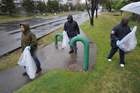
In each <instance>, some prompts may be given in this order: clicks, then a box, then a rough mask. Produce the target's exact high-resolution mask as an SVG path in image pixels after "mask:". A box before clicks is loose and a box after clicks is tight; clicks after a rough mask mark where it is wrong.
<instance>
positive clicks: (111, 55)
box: [108, 48, 125, 64]
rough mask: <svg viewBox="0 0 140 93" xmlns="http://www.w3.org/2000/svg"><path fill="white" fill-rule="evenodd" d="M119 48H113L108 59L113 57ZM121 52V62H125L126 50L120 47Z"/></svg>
mask: <svg viewBox="0 0 140 93" xmlns="http://www.w3.org/2000/svg"><path fill="white" fill-rule="evenodd" d="M118 49H119V48H112V49H111V50H110V54H109V56H108V59H111V58H112V57H113V55H114V54H115V53H116V52H117V50H118ZM119 54H120V64H125V62H124V51H123V50H121V49H119Z"/></svg>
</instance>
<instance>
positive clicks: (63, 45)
mask: <svg viewBox="0 0 140 93" xmlns="http://www.w3.org/2000/svg"><path fill="white" fill-rule="evenodd" d="M62 34H63V42H62V48H66V47H67V44H68V42H69V38H68V35H67V33H66V32H65V31H63V33H62Z"/></svg>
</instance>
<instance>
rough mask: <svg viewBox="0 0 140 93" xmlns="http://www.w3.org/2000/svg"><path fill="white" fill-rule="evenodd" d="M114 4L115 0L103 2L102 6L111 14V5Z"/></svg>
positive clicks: (104, 0)
mask: <svg viewBox="0 0 140 93" xmlns="http://www.w3.org/2000/svg"><path fill="white" fill-rule="evenodd" d="M112 3H113V0H103V1H102V3H101V5H102V6H104V7H105V8H106V9H107V10H108V11H109V12H111V9H112V7H111V5H112Z"/></svg>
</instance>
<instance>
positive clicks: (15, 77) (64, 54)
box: [0, 15, 97, 93]
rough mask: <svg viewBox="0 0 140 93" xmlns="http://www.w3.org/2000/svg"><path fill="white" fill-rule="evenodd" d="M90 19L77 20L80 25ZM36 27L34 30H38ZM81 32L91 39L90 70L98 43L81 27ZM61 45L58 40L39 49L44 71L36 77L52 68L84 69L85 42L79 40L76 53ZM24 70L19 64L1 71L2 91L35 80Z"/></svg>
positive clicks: (11, 91)
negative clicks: (70, 52)
mask: <svg viewBox="0 0 140 93" xmlns="http://www.w3.org/2000/svg"><path fill="white" fill-rule="evenodd" d="M84 16H86V15H84ZM78 17H80V16H78ZM74 18H75V17H74ZM77 19H78V18H77ZM88 19H89V18H88V16H86V17H84V18H82V20H80V21H77V22H78V24H79V25H81V24H82V23H83V22H85V21H86V20H88ZM65 21H66V20H65ZM59 26H60V25H59ZM45 27H46V26H45ZM60 28H61V27H60ZM36 29H37V28H36ZM36 29H34V30H35V31H38V30H36ZM38 29H39V28H38ZM40 29H42V28H41V27H40ZM51 29H52V30H55V29H56V28H55V29H54V28H51ZM52 30H51V31H52ZM49 31H50V30H49ZM51 31H50V32H51ZM80 32H81V33H80V35H81V36H84V37H85V38H87V40H88V41H89V44H90V49H89V66H88V70H87V71H90V70H92V69H93V66H94V63H95V59H96V52H97V45H96V44H95V43H94V42H93V41H92V40H91V39H90V38H89V37H88V36H87V35H86V34H85V33H84V32H83V31H82V30H81V29H80ZM16 34H17V33H16ZM14 35H15V34H14ZM37 36H38V37H39V35H37ZM15 37H17V36H15ZM9 38H10V37H9ZM15 39H16V38H15ZM9 43H10V41H9ZM42 45H43V44H42ZM61 45H62V42H58V45H55V44H54V43H52V44H50V45H47V46H45V47H44V48H43V49H40V50H39V51H38V57H39V60H40V61H41V68H42V71H41V72H39V73H37V74H36V78H35V79H37V78H38V77H40V76H42V75H44V74H45V73H47V72H49V71H51V70H52V69H64V70H72V71H84V69H83V58H84V57H83V56H84V53H83V52H84V45H83V43H82V42H80V41H78V42H77V45H78V52H77V54H75V53H72V54H69V53H68V52H69V46H68V47H67V48H65V49H62V46H61ZM24 71H25V69H24V68H23V67H21V66H19V65H17V66H15V67H12V68H9V69H7V70H5V71H2V72H0V93H13V92H14V91H16V90H18V89H20V88H21V87H22V86H24V85H26V84H28V83H29V82H31V81H33V80H30V79H29V77H28V76H23V75H22V73H23V72H24Z"/></svg>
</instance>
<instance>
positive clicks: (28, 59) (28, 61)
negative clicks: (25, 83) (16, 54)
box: [18, 47, 36, 79]
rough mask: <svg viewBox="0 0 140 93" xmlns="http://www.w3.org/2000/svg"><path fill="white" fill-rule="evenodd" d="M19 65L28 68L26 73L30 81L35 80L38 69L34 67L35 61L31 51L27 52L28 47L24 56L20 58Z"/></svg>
mask: <svg viewBox="0 0 140 93" xmlns="http://www.w3.org/2000/svg"><path fill="white" fill-rule="evenodd" d="M18 64H19V65H20V66H26V72H27V74H28V76H29V77H30V79H34V78H35V74H36V67H35V65H34V60H33V58H32V56H31V53H30V50H27V47H26V48H25V49H24V51H23V53H22V55H21V56H20V58H19V61H18Z"/></svg>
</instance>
